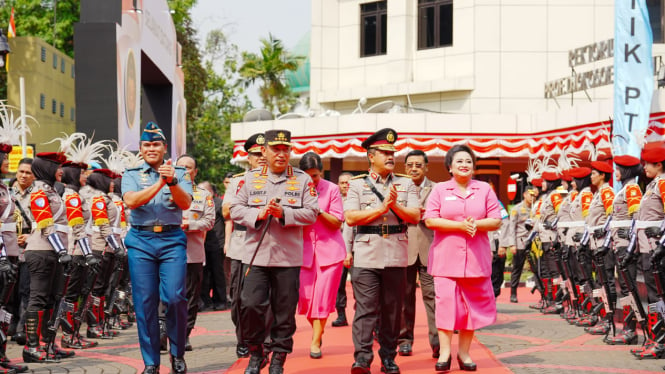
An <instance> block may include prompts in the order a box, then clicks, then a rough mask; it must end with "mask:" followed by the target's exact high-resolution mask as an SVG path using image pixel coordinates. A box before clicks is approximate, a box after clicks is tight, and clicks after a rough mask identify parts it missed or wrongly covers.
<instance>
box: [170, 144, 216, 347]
mask: <svg viewBox="0 0 665 374" xmlns="http://www.w3.org/2000/svg"><path fill="white" fill-rule="evenodd" d="M177 165H178V166H182V167H184V168H185V169H186V170H187V173H188V174H189V177H190V179H191V180H192V205H190V206H189V209H187V210H184V211H183V212H182V229H183V230H184V231H185V234H186V235H187V340H186V341H185V350H186V351H191V350H192V345H191V343H190V342H189V335H190V334H191V333H192V330H193V329H194V325H195V324H196V315H197V314H198V312H199V298H200V295H201V282H202V281H203V263H204V262H205V261H206V255H205V247H204V246H203V243H204V242H205V238H206V233H207V232H208V231H210V230H211V229H212V227H213V226H214V225H215V203H214V202H213V200H212V195H211V194H210V193H209V192H208V191H206V190H205V189H203V188H198V187H197V186H196V182H195V178H196V174H197V173H198V172H199V169H198V168H197V167H196V161H195V160H194V158H193V157H192V156H190V155H182V156H180V157H179V158H178V162H177ZM210 235H214V232H213V233H210Z"/></svg>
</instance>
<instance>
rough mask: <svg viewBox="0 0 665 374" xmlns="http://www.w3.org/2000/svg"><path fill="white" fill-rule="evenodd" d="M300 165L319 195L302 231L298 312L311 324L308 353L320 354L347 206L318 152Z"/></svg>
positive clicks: (335, 283) (341, 249)
mask: <svg viewBox="0 0 665 374" xmlns="http://www.w3.org/2000/svg"><path fill="white" fill-rule="evenodd" d="M299 166H300V169H302V170H304V171H305V172H306V173H307V174H309V176H310V177H311V178H312V182H313V184H314V185H313V186H311V188H312V189H313V188H316V193H317V194H318V196H319V216H318V218H317V220H316V223H315V224H313V225H311V226H306V227H305V229H304V231H303V237H304V247H303V265H302V268H301V269H300V299H299V301H298V313H299V314H304V315H306V316H307V320H308V321H309V323H310V324H311V325H312V343H311V345H310V352H309V355H310V357H311V358H321V336H322V335H323V329H324V327H325V325H326V320H327V319H328V315H330V313H331V312H333V311H334V310H335V299H336V297H337V288H338V286H339V279H340V277H341V276H342V268H343V265H342V262H343V261H344V258H345V257H346V247H345V245H344V239H343V238H342V232H341V230H340V228H341V227H342V221H343V219H344V208H343V205H342V195H341V194H340V192H339V187H337V185H336V184H334V183H332V182H329V181H327V180H325V179H323V178H322V174H323V173H322V170H323V163H322V162H321V158H320V157H319V155H317V154H315V153H312V152H308V153H306V154H305V155H304V156H303V158H302V159H301V160H300V165H299Z"/></svg>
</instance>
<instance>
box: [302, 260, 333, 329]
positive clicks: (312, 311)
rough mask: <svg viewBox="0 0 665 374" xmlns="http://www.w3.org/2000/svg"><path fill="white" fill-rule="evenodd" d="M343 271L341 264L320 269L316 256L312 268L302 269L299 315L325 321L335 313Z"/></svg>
mask: <svg viewBox="0 0 665 374" xmlns="http://www.w3.org/2000/svg"><path fill="white" fill-rule="evenodd" d="M342 269H343V265H342V263H341V262H338V263H336V264H332V265H329V266H324V267H319V266H318V264H317V263H316V256H314V261H313V264H312V267H310V268H306V267H303V268H301V269H300V295H299V298H298V314H304V315H306V316H307V318H308V319H324V318H328V316H329V315H330V313H332V312H334V311H335V300H336V299H337V288H339V280H340V277H341V276H342Z"/></svg>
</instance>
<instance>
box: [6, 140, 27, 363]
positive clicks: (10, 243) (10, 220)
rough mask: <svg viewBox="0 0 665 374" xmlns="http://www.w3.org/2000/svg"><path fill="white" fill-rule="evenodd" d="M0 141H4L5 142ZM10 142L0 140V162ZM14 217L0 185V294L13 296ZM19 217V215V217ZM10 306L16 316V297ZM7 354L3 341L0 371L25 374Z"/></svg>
mask: <svg viewBox="0 0 665 374" xmlns="http://www.w3.org/2000/svg"><path fill="white" fill-rule="evenodd" d="M3 141H7V142H6V143H5V142H3ZM10 143H12V142H11V141H10V139H6V138H5V137H4V136H2V137H1V138H0V162H1V161H3V160H5V159H6V158H7V155H8V154H9V153H10V152H11V151H12V145H11V144H10ZM2 165H3V167H2V170H1V172H2V174H6V173H7V172H8V170H5V169H6V168H7V167H6V166H5V165H7V163H4V162H3V163H2ZM17 214H20V213H19V212H18V210H17V209H16V204H15V202H14V198H13V197H12V194H11V192H10V190H9V187H7V185H6V184H4V183H0V223H1V226H0V231H1V232H2V234H1V235H0V279H1V280H2V285H1V286H2V288H1V289H0V290H2V295H11V294H16V293H15V292H13V290H14V287H15V285H16V282H17V281H18V266H17V263H18V255H19V246H18V242H17V239H16V217H17ZM19 217H20V216H19ZM6 301H7V300H0V302H6ZM12 304H13V305H8V306H6V309H10V308H9V307H13V308H11V310H12V311H13V312H14V313H16V311H18V298H14V301H13V303H12ZM18 317H19V316H18V313H16V315H15V316H13V318H12V321H13V323H16V321H18ZM8 328H9V324H7V323H3V324H2V332H3V333H4V334H5V338H7V330H8ZM6 352H7V339H5V341H4V342H2V343H1V344H0V367H2V368H3V369H4V370H2V369H0V372H5V373H7V372H11V371H12V370H13V372H15V373H23V372H26V371H28V367H27V366H25V365H15V364H12V363H11V362H10V360H9V358H8V357H7V355H6Z"/></svg>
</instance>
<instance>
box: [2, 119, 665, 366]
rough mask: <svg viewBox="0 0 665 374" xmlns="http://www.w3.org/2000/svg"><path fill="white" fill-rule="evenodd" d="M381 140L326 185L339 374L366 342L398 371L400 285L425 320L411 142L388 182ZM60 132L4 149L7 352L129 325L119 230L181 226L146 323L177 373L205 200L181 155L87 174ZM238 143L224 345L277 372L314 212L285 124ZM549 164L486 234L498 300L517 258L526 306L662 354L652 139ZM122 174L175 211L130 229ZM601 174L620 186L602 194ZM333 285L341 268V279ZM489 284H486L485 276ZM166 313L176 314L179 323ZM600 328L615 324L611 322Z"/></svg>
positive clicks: (423, 243)
mask: <svg viewBox="0 0 665 374" xmlns="http://www.w3.org/2000/svg"><path fill="white" fill-rule="evenodd" d="M146 133H147V134H148V135H145V134H146ZM144 135H145V138H143V137H142V141H146V142H148V143H154V142H163V143H164V147H165V144H166V143H165V142H166V139H165V138H164V137H163V134H162V133H161V131H160V130H159V128H158V127H157V126H156V125H155V124H150V125H148V126H147V127H146V132H145V133H144ZM396 140H397V133H396V132H395V131H394V130H392V129H382V130H379V131H377V132H376V133H374V134H373V135H372V136H370V137H369V138H367V139H366V140H365V141H364V142H363V144H362V146H363V147H364V148H365V149H366V150H367V152H368V160H369V162H370V165H369V171H368V172H367V173H366V174H362V175H359V176H356V177H352V178H350V180H348V179H349V178H348V177H349V176H348V175H345V176H344V178H342V179H343V180H344V181H347V180H348V185H349V187H348V192H346V191H345V192H346V193H345V194H344V195H345V196H344V209H345V219H346V222H345V224H344V237H345V242H346V243H347V252H348V254H347V259H345V261H344V263H345V265H347V266H350V265H351V264H353V266H352V267H351V269H350V274H351V279H352V281H353V283H352V285H353V291H354V296H355V299H356V306H355V315H354V317H353V319H352V331H353V343H354V362H353V365H352V367H351V372H352V374H363V373H369V372H370V369H369V368H370V365H371V362H372V361H373V358H374V353H373V350H372V345H373V340H375V339H376V340H378V343H379V346H380V349H379V352H378V353H379V356H380V360H381V368H382V371H383V372H385V373H399V372H400V369H399V367H398V366H397V365H396V363H395V360H394V358H395V356H396V355H397V354H399V355H403V356H409V355H411V354H412V346H413V344H417V343H414V341H413V318H414V317H413V315H414V310H415V308H414V306H415V302H416V300H415V292H414V290H415V286H416V282H417V279H419V281H420V286H421V287H422V290H423V299H424V300H423V302H424V303H425V306H426V308H425V310H426V313H427V317H428V321H430V322H432V321H433V317H434V307H433V302H432V301H433V297H434V295H433V290H432V289H431V287H430V286H431V285H430V282H429V278H428V273H427V269H426V264H427V256H428V253H427V252H428V249H429V244H430V242H431V238H432V232H431V231H430V230H428V229H427V228H426V227H424V225H422V222H420V221H419V216H420V214H421V212H422V210H423V209H424V207H425V205H426V203H427V196H428V193H429V191H430V190H431V188H432V185H433V182H432V181H430V180H429V179H427V177H426V173H427V171H428V169H427V167H428V159H427V155H426V154H425V153H424V152H420V151H414V152H411V153H409V154H408V155H407V156H406V158H405V160H404V162H405V172H406V173H407V174H406V175H403V174H398V173H396V172H395V171H396V170H395V165H396V160H395V156H394V152H395V147H394V143H395V141H396ZM61 143H62V145H61V151H60V152H52V153H40V154H37V156H36V157H35V159H34V160H31V159H25V160H22V161H21V162H20V163H19V166H18V171H17V173H16V178H15V179H14V180H12V184H11V186H10V187H7V186H6V185H5V184H0V231H1V232H2V235H1V236H0V238H2V240H0V275H1V277H0V282H1V284H0V286H1V293H0V328H1V329H2V331H3V332H4V333H5V334H4V335H7V334H8V335H10V336H11V337H12V339H13V340H15V341H17V342H19V344H23V345H24V350H23V359H24V362H26V363H30V362H57V361H59V360H61V359H64V358H67V357H71V356H73V355H74V352H73V351H71V350H64V349H62V348H60V347H59V346H58V345H57V344H56V340H55V335H56V334H57V333H58V331H57V330H58V328H59V327H60V328H61V329H62V332H63V333H62V338H61V339H60V344H61V345H62V346H63V347H64V348H70V349H84V348H89V347H93V346H95V345H97V341H95V340H96V339H109V338H112V337H113V336H115V335H117V334H118V330H119V329H123V328H126V327H128V326H129V325H130V324H131V323H132V322H133V321H134V320H135V319H134V314H133V301H136V300H133V299H132V297H131V291H132V287H131V286H130V282H129V277H128V274H129V271H128V270H129V268H130V267H131V265H130V264H128V262H127V256H126V255H127V249H126V248H125V245H124V238H125V236H126V235H127V232H128V229H129V227H130V225H128V224H129V223H132V224H133V226H132V227H134V229H135V230H138V231H137V233H141V232H148V234H149V235H151V236H155V237H156V238H162V237H164V238H166V236H167V235H171V234H169V233H171V232H172V231H173V230H176V231H177V230H182V231H183V232H184V234H185V236H186V240H184V242H183V243H184V245H185V246H186V248H187V249H186V263H183V264H180V263H179V262H178V266H184V268H183V269H185V270H183V271H184V273H183V274H186V279H185V278H183V280H182V284H179V285H178V286H177V287H176V292H177V293H176V294H173V295H172V296H171V297H172V298H175V300H179V299H180V296H177V295H186V300H187V302H186V303H185V304H182V303H180V302H179V301H177V302H173V303H170V302H167V303H165V304H166V305H164V306H163V310H164V311H165V313H164V314H165V315H166V317H165V319H164V322H163V323H162V331H163V332H164V333H166V336H168V339H169V340H170V341H171V349H170V352H171V361H172V367H173V370H174V372H178V373H184V372H186V370H187V369H186V365H185V364H184V351H185V350H191V344H189V339H188V338H189V334H190V333H191V330H192V329H193V327H194V323H195V320H196V314H197V312H198V308H199V304H198V295H199V294H200V289H201V282H202V278H203V263H204V262H205V248H204V241H205V233H206V232H207V231H208V230H210V229H211V228H212V226H213V225H214V224H215V204H214V203H213V196H212V195H211V194H210V193H208V192H207V191H206V190H205V189H201V188H197V187H195V186H194V185H193V183H192V181H193V180H194V178H195V176H196V170H197V169H196V160H194V159H193V158H192V157H191V156H188V155H184V156H181V157H180V159H179V160H178V163H177V165H178V166H179V167H172V166H171V164H170V163H169V164H167V163H166V162H164V160H163V159H162V160H161V162H163V163H164V164H163V165H167V166H164V167H160V168H159V169H154V170H155V171H154V173H155V175H154V176H148V175H150V173H151V172H150V170H149V169H148V167H142V166H137V165H131V162H130V161H128V159H130V158H131V157H129V156H127V155H126V154H123V151H121V150H114V151H113V152H112V154H115V156H117V157H116V159H121V160H123V161H122V162H112V161H111V159H112V158H113V157H109V158H108V160H107V161H108V168H107V169H100V168H97V169H94V170H89V167H88V163H98V162H100V161H101V152H100V149H101V147H102V146H103V147H107V146H108V145H103V144H101V143H94V144H93V143H92V141H91V140H90V139H88V138H87V137H86V136H85V135H84V134H75V135H73V136H71V137H70V138H68V139H66V140H62V141H61ZM13 144H16V140H15V139H11V137H3V136H2V134H1V133H0V157H7V154H8V153H9V152H10V151H11V149H12V145H13ZM110 149H112V148H110ZM245 150H246V151H247V153H248V162H249V165H250V170H249V171H247V172H246V173H241V174H238V175H235V176H233V178H232V179H231V180H230V184H229V186H228V187H227V189H226V191H225V192H226V193H225V195H224V200H223V203H222V205H221V212H218V213H221V214H222V215H223V217H224V219H225V220H226V235H225V238H226V241H225V242H224V243H223V245H224V252H225V254H226V256H227V257H228V258H229V259H230V262H231V267H230V269H231V274H230V292H229V296H230V300H231V301H232V303H233V305H232V319H233V322H234V323H235V324H236V336H237V342H238V343H237V347H236V353H237V355H238V357H250V360H249V363H248V367H247V369H246V371H245V373H249V374H253V373H259V372H260V371H261V369H262V368H263V367H264V366H266V365H267V364H268V363H270V369H269V370H270V373H271V374H278V373H282V372H283V370H284V369H283V366H284V362H285V360H286V355H287V354H288V353H290V352H291V351H292V349H293V338H292V337H293V333H294V332H295V308H296V306H295V304H296V303H297V299H298V298H297V292H298V286H297V284H298V274H299V267H300V266H301V262H302V231H301V229H302V227H303V226H305V225H309V224H312V223H313V222H314V221H315V219H316V215H317V212H318V206H317V205H316V190H315V189H314V187H313V184H312V182H311V179H310V178H309V177H308V176H307V175H306V174H305V173H303V172H302V171H300V170H298V169H295V168H293V167H291V166H290V165H289V161H290V154H291V139H290V133H289V132H288V131H286V130H270V131H267V132H266V133H259V134H255V135H253V136H252V137H250V138H249V139H247V141H246V142H245ZM564 157H565V156H564ZM134 162H135V161H134ZM553 163H554V162H552V161H549V160H545V161H543V163H542V164H541V165H542V168H543V170H542V171H541V172H540V173H538V175H529V182H530V184H529V185H527V186H524V188H522V194H521V199H519V200H520V201H519V202H518V203H517V204H516V205H515V206H513V207H512V209H511V210H510V214H509V215H505V216H504V217H503V218H504V219H503V223H502V226H501V230H500V231H499V232H496V233H494V234H493V235H494V236H493V238H494V239H495V240H493V241H492V242H493V243H494V245H493V250H495V251H496V257H495V259H496V261H495V263H496V264H497V265H498V266H497V269H498V270H497V274H502V273H503V267H502V265H503V264H504V263H505V260H503V259H504V258H505V255H506V253H511V254H512V273H511V280H510V282H509V283H510V293H511V294H510V301H511V302H515V303H516V302H518V299H517V288H518V287H519V284H520V280H521V277H522V269H523V268H524V264H525V262H527V260H528V263H529V265H530V268H531V270H532V271H533V272H534V273H535V276H534V279H533V280H534V282H535V283H536V287H537V288H538V289H539V290H540V292H541V294H542V299H541V301H540V302H539V303H538V304H536V305H532V306H531V307H533V308H535V309H538V310H540V311H542V312H543V313H552V314H560V315H561V316H562V317H563V318H565V320H567V321H568V322H569V323H571V324H575V325H578V326H582V327H585V330H586V331H587V332H589V333H590V334H600V335H605V336H606V337H605V339H604V341H605V342H607V343H608V344H636V343H637V342H639V340H638V338H639V334H638V333H637V330H638V327H639V328H641V329H642V330H643V332H644V334H643V335H644V340H643V342H644V344H642V345H641V346H640V347H639V348H635V349H633V350H631V352H632V353H633V354H634V355H635V356H637V357H639V358H660V357H662V356H663V355H664V354H665V346H664V345H663V344H662V341H663V340H665V328H663V327H662V323H660V324H659V323H658V322H659V321H661V320H662V319H663V316H662V315H661V314H660V313H659V310H665V305H660V304H662V300H663V297H664V296H665V295H663V291H662V290H663V287H662V286H661V284H662V280H661V276H660V274H661V268H662V267H663V264H662V261H663V258H664V257H665V248H663V246H664V245H665V244H664V243H665V225H664V224H663V218H665V208H664V207H665V167H664V165H665V145H664V144H663V143H657V144H647V145H646V146H645V148H644V150H643V152H642V155H641V159H640V158H636V157H631V156H617V157H614V159H611V160H603V161H598V160H594V161H591V162H588V163H584V165H585V166H580V165H582V164H583V163H582V162H579V165H577V166H575V167H569V168H567V169H565V170H562V168H557V167H556V165H553ZM160 165H161V164H160ZM127 167H133V168H132V169H131V172H130V174H131V175H132V178H134V179H135V181H136V188H134V189H133V190H132V191H150V193H146V197H145V201H143V202H142V205H145V204H153V203H151V201H154V204H157V205H156V206H159V205H160V204H161V205H163V208H156V209H157V210H155V211H159V209H165V211H169V210H171V209H178V212H179V213H178V214H175V215H174V217H176V216H177V217H178V218H177V219H176V218H174V221H173V222H161V221H160V218H159V217H160V216H159V214H156V215H155V216H154V217H153V216H150V215H148V216H143V215H142V214H143V213H141V214H139V215H138V216H137V217H138V218H137V217H135V220H136V219H139V220H141V222H138V221H136V222H132V221H131V220H130V217H129V209H127V204H125V203H124V202H123V200H122V196H123V192H125V191H120V189H121V182H120V181H121V180H122V179H121V178H122V175H121V173H122V172H123V169H124V168H127ZM166 169H169V170H166ZM2 172H3V173H7V171H6V170H3V171H2ZM615 176H616V178H615ZM613 179H616V180H614V181H613ZM181 183H184V184H183V185H184V186H185V187H183V188H184V191H185V192H188V193H190V194H191V195H190V201H189V202H188V204H176V203H174V196H172V194H176V195H177V194H178V193H179V192H174V191H172V190H173V188H174V187H175V186H178V185H179V184H181ZM612 183H615V184H620V186H621V187H620V188H612V187H611V184H612ZM647 183H648V184H647ZM188 186H189V187H188ZM177 188H179V187H177ZM188 188H192V190H191V191H189V190H188ZM153 189H154V191H152V190H153ZM177 199H178V198H177V197H176V200H177ZM132 201H133V200H132ZM185 205H186V207H185ZM138 206H141V205H137V207H138ZM171 206H173V207H175V208H173V207H171ZM169 213H171V212H169ZM407 233H408V237H407ZM148 234H141V235H148ZM174 240H176V241H182V240H181V239H174ZM183 243H181V244H183ZM502 260H503V261H502ZM178 261H180V260H178ZM130 262H131V260H130ZM502 262H503V263H502ZM136 270H137V266H136V265H134V270H133V271H136ZM638 273H641V274H642V275H643V279H644V282H645V284H646V289H647V293H646V294H641V293H640V291H639V288H638V287H637V274H638ZM345 278H346V274H345V275H344V276H343V278H342V279H341V284H344V283H345V280H346V279H345ZM495 278H496V280H497V281H498V282H496V283H495V293H496V294H497V295H498V293H499V292H500V289H499V288H498V287H499V286H500V285H501V279H502V278H501V277H500V276H499V277H495ZM617 284H618V286H617ZM340 289H343V287H340ZM160 292H161V291H160ZM224 296H226V295H224ZM153 297H154V295H153ZM160 298H161V299H162V301H165V300H164V299H169V297H167V296H165V295H162V297H160ZM139 299H140V298H139ZM183 299H184V298H183ZM141 302H142V303H143V302H144V301H141ZM643 304H644V305H643ZM645 305H646V307H645ZM144 308H145V306H144V304H142V306H140V307H138V308H137V309H138V310H139V311H140V312H139V313H138V314H139V316H138V320H139V330H140V331H139V336H140V337H143V339H142V340H141V342H142V353H143V355H144V361H146V370H145V371H144V373H149V374H150V373H158V372H159V362H158V355H159V353H158V352H157V358H156V359H155V358H154V355H155V353H154V352H153V351H152V348H149V347H153V346H154V342H155V341H156V342H158V343H159V334H157V336H156V337H155V336H154V335H155V334H154V331H153V327H152V323H153V322H154V323H156V321H157V316H156V315H155V316H154V318H155V319H154V321H153V320H152V317H150V318H146V317H147V316H146V315H144V314H145V312H144ZM150 310H152V309H150ZM615 310H620V312H618V313H617V312H615ZM149 314H151V313H149ZM338 314H339V318H338V320H337V321H335V322H333V326H344V325H345V324H346V315H345V312H344V309H340V304H338ZM182 316H188V317H187V319H186V320H184V321H181V318H182ZM10 321H11V322H10ZM615 321H622V325H623V328H622V329H621V330H618V329H616V327H615V326H616V323H615ZM82 322H85V323H86V325H87V330H86V334H85V336H83V335H81V333H80V330H79V329H80V328H81V324H82ZM155 326H156V325H155ZM429 330H430V331H429V337H430V338H429V344H430V346H431V348H432V356H433V357H437V355H438V351H439V347H438V340H437V334H436V328H435V326H433V324H432V323H430V326H429ZM2 335H3V334H0V337H1V336H2ZM90 339H92V340H90ZM155 339H156V340H155ZM6 344H7V341H0V367H2V368H3V370H4V372H6V373H15V372H25V371H27V370H28V368H27V366H25V365H16V364H13V363H11V362H10V361H9V359H8V358H7V357H6V356H5V355H4V351H5V349H6ZM158 345H159V344H158ZM147 357H152V358H150V359H147Z"/></svg>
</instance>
